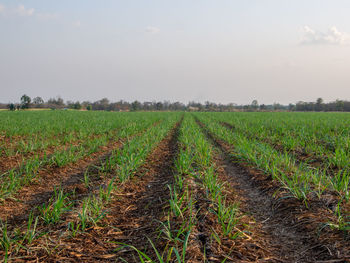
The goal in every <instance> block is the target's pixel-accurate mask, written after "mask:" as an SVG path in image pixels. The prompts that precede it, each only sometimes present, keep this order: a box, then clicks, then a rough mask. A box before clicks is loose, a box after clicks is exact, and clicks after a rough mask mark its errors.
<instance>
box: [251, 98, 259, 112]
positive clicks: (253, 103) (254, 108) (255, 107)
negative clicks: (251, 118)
mask: <svg viewBox="0 0 350 263" xmlns="http://www.w3.org/2000/svg"><path fill="white" fill-rule="evenodd" d="M250 106H251V108H252V109H253V110H258V108H259V103H258V101H257V100H253V101H252V104H251V105H250Z"/></svg>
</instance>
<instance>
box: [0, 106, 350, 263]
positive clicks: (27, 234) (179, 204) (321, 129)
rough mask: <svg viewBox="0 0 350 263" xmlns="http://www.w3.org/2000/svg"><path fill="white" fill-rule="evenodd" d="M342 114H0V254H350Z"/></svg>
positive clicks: (172, 257) (197, 258) (348, 149)
mask: <svg viewBox="0 0 350 263" xmlns="http://www.w3.org/2000/svg"><path fill="white" fill-rule="evenodd" d="M349 157H350V115H348V114H347V113H286V112H281V113H278V112H274V113H267V112H266V113H265V112H251V113H248V112H247V113H243V112H242V113H241V112H237V113H201V112H194V113H188V112H186V113H183V112H120V113H116V112H95V111H91V112H90V111H86V112H80V111H19V112H9V111H2V112H0V262H324V263H328V262H329V263H331V262H350V236H349V231H350V206H349V198H350V192H349V180H350V164H349Z"/></svg>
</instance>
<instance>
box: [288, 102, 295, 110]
mask: <svg viewBox="0 0 350 263" xmlns="http://www.w3.org/2000/svg"><path fill="white" fill-rule="evenodd" d="M288 110H290V111H294V110H295V105H294V104H292V103H289V105H288Z"/></svg>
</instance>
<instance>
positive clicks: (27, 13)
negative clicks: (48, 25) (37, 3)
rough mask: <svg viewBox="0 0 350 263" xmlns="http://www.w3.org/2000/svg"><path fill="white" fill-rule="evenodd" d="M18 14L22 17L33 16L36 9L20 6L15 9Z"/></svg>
mask: <svg viewBox="0 0 350 263" xmlns="http://www.w3.org/2000/svg"><path fill="white" fill-rule="evenodd" d="M15 12H16V14H18V15H20V16H32V15H34V12H35V9H34V8H25V7H24V5H19V6H18V7H17V8H16V9H15Z"/></svg>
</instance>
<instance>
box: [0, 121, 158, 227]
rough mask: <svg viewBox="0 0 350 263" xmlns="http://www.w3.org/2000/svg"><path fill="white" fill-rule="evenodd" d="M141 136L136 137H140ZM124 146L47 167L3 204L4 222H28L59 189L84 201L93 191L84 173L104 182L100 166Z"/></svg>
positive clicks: (114, 143)
mask: <svg viewBox="0 0 350 263" xmlns="http://www.w3.org/2000/svg"><path fill="white" fill-rule="evenodd" d="M158 123H159V122H156V123H154V124H152V125H157V124H158ZM140 133H142V132H140ZM140 133H138V134H136V135H133V136H132V137H134V136H138V135H139V134H140ZM122 145H123V141H122V140H120V141H111V142H110V143H109V144H108V145H106V146H102V147H101V148H100V150H99V151H97V152H95V153H93V154H91V155H89V156H86V157H85V158H83V159H81V160H79V161H78V162H76V163H73V164H70V165H67V166H64V167H43V168H42V169H41V170H40V171H39V172H38V176H37V179H36V180H35V181H33V182H32V183H31V184H30V185H27V186H24V187H22V188H21V189H20V190H19V191H18V192H17V193H16V194H15V195H14V196H13V197H12V198H11V199H7V200H6V202H3V203H0V208H1V209H0V220H6V221H7V222H8V224H9V225H12V226H14V225H20V224H22V223H23V222H25V221H26V220H27V219H28V216H29V212H30V211H32V210H35V207H36V206H38V205H41V204H43V203H45V202H47V201H48V200H49V199H50V198H51V197H52V196H53V194H54V191H55V189H57V188H62V189H64V191H65V192H67V193H71V194H74V195H76V196H75V198H82V197H83V196H85V195H86V194H87V192H88V190H90V189H86V188H85V186H84V183H83V182H82V180H83V178H84V173H85V172H89V174H90V173H91V174H93V176H90V178H89V179H90V183H92V184H93V183H96V182H98V181H100V180H101V178H100V174H99V173H98V171H97V170H98V168H97V167H98V166H99V165H101V163H103V162H104V161H105V160H106V159H107V158H108V157H109V156H110V154H111V153H112V151H113V150H114V149H116V148H119V147H122ZM82 194H83V195H82ZM35 212H36V211H35Z"/></svg>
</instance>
